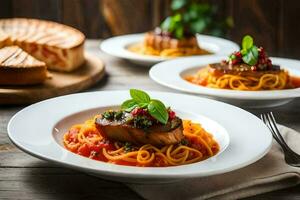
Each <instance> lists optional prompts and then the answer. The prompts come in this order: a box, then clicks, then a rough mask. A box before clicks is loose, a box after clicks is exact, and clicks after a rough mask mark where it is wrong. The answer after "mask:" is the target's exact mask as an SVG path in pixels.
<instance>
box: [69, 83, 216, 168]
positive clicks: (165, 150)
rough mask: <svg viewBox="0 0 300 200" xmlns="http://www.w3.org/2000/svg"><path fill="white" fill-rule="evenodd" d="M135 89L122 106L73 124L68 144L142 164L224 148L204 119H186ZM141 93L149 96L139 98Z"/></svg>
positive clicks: (177, 161)
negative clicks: (196, 120)
mask: <svg viewBox="0 0 300 200" xmlns="http://www.w3.org/2000/svg"><path fill="white" fill-rule="evenodd" d="M130 92H131V96H132V97H133V98H132V99H131V100H127V101H125V102H124V103H123V104H122V107H121V110H108V111H105V112H104V113H102V114H99V115H96V116H94V117H93V118H92V119H89V120H86V121H85V122H83V123H82V124H75V125H73V126H72V127H71V128H70V129H69V130H68V131H67V132H66V133H65V134H64V138H63V143H64V146H65V147H66V149H68V150H69V151H71V152H74V153H76V154H79V155H82V156H85V157H88V158H91V159H95V160H99V161H103V162H108V163H114V164H119V165H129V166H140V167H167V166H178V165H185V164H190V163H195V162H198V161H201V160H204V159H207V158H209V157H211V156H214V155H215V154H216V153H217V152H218V151H219V145H218V143H217V142H216V141H215V139H214V138H213V135H212V134H211V133H209V132H207V131H206V130H205V129H204V128H203V127H202V126H201V125H200V124H199V123H195V122H192V121H191V120H181V119H180V118H179V117H177V116H176V114H175V112H174V111H173V110H171V108H166V107H165V106H164V104H163V103H162V102H161V101H159V100H154V99H153V100H152V99H150V97H149V96H148V95H147V94H146V93H145V92H143V91H140V90H133V89H132V90H130ZM136 94H137V95H136ZM140 94H142V95H145V96H144V97H146V98H144V99H143V98H139V97H138V96H139V95H140ZM140 96H141V95H140ZM148 97H149V98H148ZM138 101H139V103H138ZM142 104H143V105H142Z"/></svg>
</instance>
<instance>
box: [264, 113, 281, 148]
mask: <svg viewBox="0 0 300 200" xmlns="http://www.w3.org/2000/svg"><path fill="white" fill-rule="evenodd" d="M260 118H261V119H262V120H263V122H264V123H265V125H266V126H267V127H268V129H269V130H270V132H271V134H272V135H273V138H274V139H275V140H276V141H277V142H278V143H279V144H280V143H281V142H280V141H279V138H278V137H277V135H276V134H275V133H274V131H273V130H272V129H271V127H270V125H269V123H268V119H267V117H266V114H264V113H263V114H261V115H260Z"/></svg>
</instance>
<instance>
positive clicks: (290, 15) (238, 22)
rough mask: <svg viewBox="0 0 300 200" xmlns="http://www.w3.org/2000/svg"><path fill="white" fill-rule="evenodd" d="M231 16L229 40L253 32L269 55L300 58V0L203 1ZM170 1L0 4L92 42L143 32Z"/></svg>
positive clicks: (4, 12)
mask: <svg viewBox="0 0 300 200" xmlns="http://www.w3.org/2000/svg"><path fill="white" fill-rule="evenodd" d="M204 1H206V2H211V3H214V4H216V5H218V7H219V10H220V12H221V14H225V15H231V16H232V17H233V19H234V21H235V27H234V28H233V29H231V30H230V31H228V34H227V35H226V37H227V38H229V39H232V40H234V41H236V42H240V40H241V37H242V36H243V35H244V34H251V35H253V36H254V37H255V40H256V41H257V43H258V44H261V45H264V46H265V47H266V49H267V51H268V52H269V54H270V55H273V56H284V57H290V58H298V59H300V48H299V47H300V27H299V20H300V1H291V0H290V1H288V0H204ZM169 3H170V0H1V6H0V18H9V17H32V18H41V19H48V20H53V21H57V22H61V23H64V24H67V25H71V26H73V27H76V28H78V29H80V30H81V31H83V32H84V33H85V34H86V36H87V37H88V38H107V37H110V36H113V35H119V34H126V33H134V32H143V31H147V30H149V29H151V28H153V27H155V26H156V25H158V24H159V22H160V21H161V20H162V19H163V18H164V17H165V16H166V15H167V14H168V13H169V9H168V5H169Z"/></svg>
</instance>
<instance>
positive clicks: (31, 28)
mask: <svg viewBox="0 0 300 200" xmlns="http://www.w3.org/2000/svg"><path fill="white" fill-rule="evenodd" d="M1 33H2V34H1ZM1 35H2V37H1ZM84 41H85V36H84V35H83V34H82V33H81V32H80V31H78V30H77V29H74V28H72V27H69V26H66V25H63V24H59V23H56V22H51V21H45V20H37V19H26V18H13V19H1V20H0V47H1V46H2V47H3V46H7V45H17V46H19V47H20V48H22V49H23V50H24V51H26V52H27V53H29V54H30V55H32V56H34V57H35V58H37V59H39V60H42V61H44V62H45V63H46V64H47V66H48V69H50V70H55V71H64V72H70V71H73V70H75V69H77V68H78V67H80V66H81V65H82V64H83V63H84V60H85V59H84Z"/></svg>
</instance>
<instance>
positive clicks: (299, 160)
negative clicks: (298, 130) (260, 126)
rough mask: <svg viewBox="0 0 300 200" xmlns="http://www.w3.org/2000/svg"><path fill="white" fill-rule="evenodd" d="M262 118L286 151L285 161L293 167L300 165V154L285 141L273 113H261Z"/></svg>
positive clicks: (284, 151)
mask: <svg viewBox="0 0 300 200" xmlns="http://www.w3.org/2000/svg"><path fill="white" fill-rule="evenodd" d="M260 118H261V119H262V121H263V122H264V123H265V124H266V126H267V127H268V128H269V130H270V131H271V133H272V135H273V137H274V139H275V140H276V141H277V142H278V144H279V145H280V146H281V148H282V150H283V153H284V158H285V162H286V163H287V164H289V165H291V166H293V167H300V155H299V154H297V153H295V152H294V151H293V150H292V149H291V148H290V147H289V146H288V145H287V144H286V142H285V141H284V139H283V137H282V135H281V134H280V132H279V130H278V127H277V125H276V121H275V118H274V115H273V113H272V112H270V113H263V114H261V115H260Z"/></svg>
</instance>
